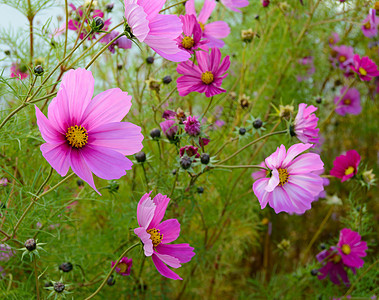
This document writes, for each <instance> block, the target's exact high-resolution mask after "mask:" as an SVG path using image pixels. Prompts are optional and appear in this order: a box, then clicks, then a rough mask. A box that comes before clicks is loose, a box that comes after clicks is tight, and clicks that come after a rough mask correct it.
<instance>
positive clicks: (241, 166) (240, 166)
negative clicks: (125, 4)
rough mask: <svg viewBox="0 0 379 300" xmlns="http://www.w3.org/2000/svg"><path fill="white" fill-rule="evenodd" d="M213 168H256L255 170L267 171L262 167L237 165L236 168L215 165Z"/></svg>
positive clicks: (234, 167)
mask: <svg viewBox="0 0 379 300" xmlns="http://www.w3.org/2000/svg"><path fill="white" fill-rule="evenodd" d="M215 167H218V168H228V169H241V168H256V169H263V170H266V171H267V168H265V167H262V166H258V165H238V166H227V165H215Z"/></svg>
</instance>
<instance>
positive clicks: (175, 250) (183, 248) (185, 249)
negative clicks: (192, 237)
mask: <svg viewBox="0 0 379 300" xmlns="http://www.w3.org/2000/svg"><path fill="white" fill-rule="evenodd" d="M156 250H157V252H159V253H161V254H167V255H171V256H174V257H176V258H178V259H179V262H180V263H181V264H184V263H187V262H189V261H190V260H191V259H192V257H194V256H195V252H193V250H194V248H193V247H191V246H190V245H189V244H170V245H167V244H159V245H158V246H157V247H156Z"/></svg>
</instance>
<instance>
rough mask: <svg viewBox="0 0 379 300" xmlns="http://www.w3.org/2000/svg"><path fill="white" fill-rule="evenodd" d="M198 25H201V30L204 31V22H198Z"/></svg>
mask: <svg viewBox="0 0 379 300" xmlns="http://www.w3.org/2000/svg"><path fill="white" fill-rule="evenodd" d="M199 25H200V27H201V30H202V31H204V28H205V24H204V23H201V22H199Z"/></svg>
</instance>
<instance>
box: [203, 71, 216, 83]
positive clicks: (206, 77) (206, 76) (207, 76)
mask: <svg viewBox="0 0 379 300" xmlns="http://www.w3.org/2000/svg"><path fill="white" fill-rule="evenodd" d="M201 81H202V82H204V83H205V84H211V83H212V82H213V81H214V76H213V73H212V72H211V71H207V72H204V73H203V74H201Z"/></svg>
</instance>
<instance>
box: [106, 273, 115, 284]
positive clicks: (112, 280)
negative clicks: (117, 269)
mask: <svg viewBox="0 0 379 300" xmlns="http://www.w3.org/2000/svg"><path fill="white" fill-rule="evenodd" d="M115 283H116V280H115V279H114V277H113V275H111V276H109V278H108V280H107V284H108V285H109V286H112V285H114V284H115Z"/></svg>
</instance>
